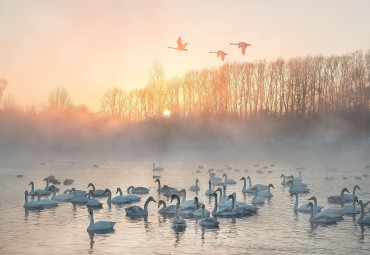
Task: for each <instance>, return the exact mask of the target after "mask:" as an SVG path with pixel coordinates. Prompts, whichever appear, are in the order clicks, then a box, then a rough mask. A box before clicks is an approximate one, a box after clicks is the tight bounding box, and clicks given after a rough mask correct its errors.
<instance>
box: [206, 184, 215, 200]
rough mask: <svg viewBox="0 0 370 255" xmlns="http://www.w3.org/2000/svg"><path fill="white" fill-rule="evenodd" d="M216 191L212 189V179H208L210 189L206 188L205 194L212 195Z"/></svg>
mask: <svg viewBox="0 0 370 255" xmlns="http://www.w3.org/2000/svg"><path fill="white" fill-rule="evenodd" d="M214 192H215V191H214V190H213V189H212V187H211V181H208V189H207V190H206V192H205V195H206V196H210V195H212V194H213V193H214Z"/></svg>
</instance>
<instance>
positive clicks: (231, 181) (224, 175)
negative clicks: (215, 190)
mask: <svg viewBox="0 0 370 255" xmlns="http://www.w3.org/2000/svg"><path fill="white" fill-rule="evenodd" d="M222 177H225V181H224V183H225V184H236V181H235V180H233V179H227V175H226V174H223V175H222Z"/></svg>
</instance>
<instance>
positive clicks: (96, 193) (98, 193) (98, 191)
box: [87, 182, 104, 197]
mask: <svg viewBox="0 0 370 255" xmlns="http://www.w3.org/2000/svg"><path fill="white" fill-rule="evenodd" d="M87 187H92V191H93V193H94V196H96V197H103V196H104V195H103V194H104V190H102V189H95V185H94V184H92V183H91V182H90V183H89V185H87Z"/></svg>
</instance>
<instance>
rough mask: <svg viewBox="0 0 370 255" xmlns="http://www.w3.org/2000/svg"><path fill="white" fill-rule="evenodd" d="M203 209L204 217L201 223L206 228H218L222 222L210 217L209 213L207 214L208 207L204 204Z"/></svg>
mask: <svg viewBox="0 0 370 255" xmlns="http://www.w3.org/2000/svg"><path fill="white" fill-rule="evenodd" d="M201 210H202V219H201V220H200V221H199V225H201V226H202V227H206V228H217V227H218V225H219V224H220V222H218V220H216V219H215V218H210V217H209V215H208V216H206V213H205V211H206V209H205V206H204V205H202V208H201ZM207 212H208V211H207ZM208 214H209V212H208Z"/></svg>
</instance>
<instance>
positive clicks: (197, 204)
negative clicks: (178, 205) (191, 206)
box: [195, 199, 199, 209]
mask: <svg viewBox="0 0 370 255" xmlns="http://www.w3.org/2000/svg"><path fill="white" fill-rule="evenodd" d="M195 205H196V206H197V209H199V202H198V199H196V200H195Z"/></svg>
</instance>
